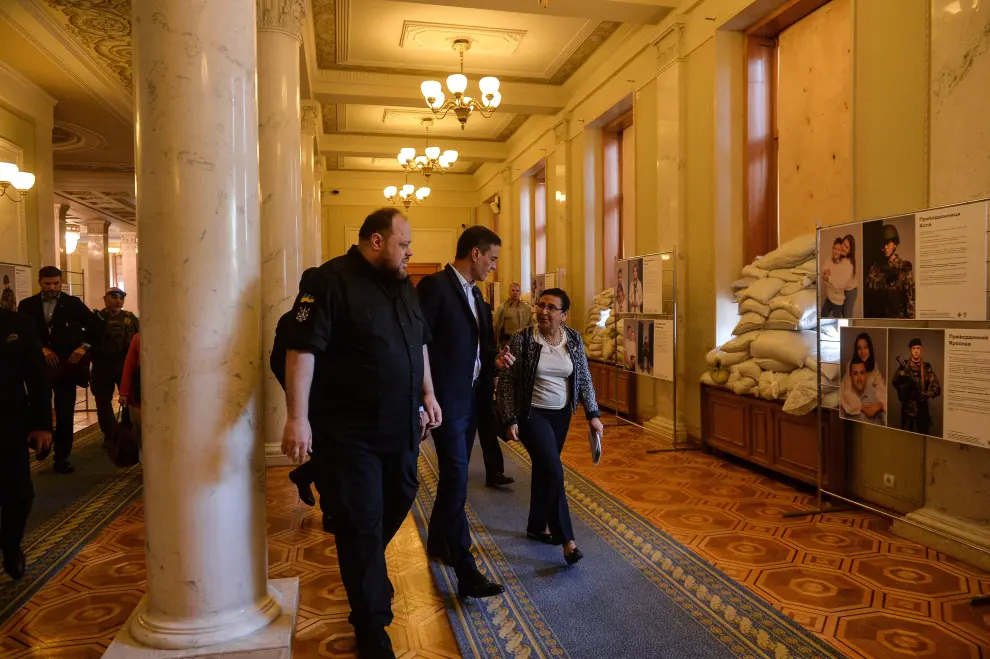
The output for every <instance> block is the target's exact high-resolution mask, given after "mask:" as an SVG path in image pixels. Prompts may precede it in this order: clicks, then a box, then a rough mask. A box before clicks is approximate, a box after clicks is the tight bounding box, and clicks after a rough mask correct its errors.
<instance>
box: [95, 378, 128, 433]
mask: <svg viewBox="0 0 990 659" xmlns="http://www.w3.org/2000/svg"><path fill="white" fill-rule="evenodd" d="M123 370H124V367H123V365H121V366H120V368H119V369H117V368H100V369H97V368H96V367H95V366H94V367H93V379H92V382H91V383H90V385H89V389H90V391H92V392H93V398H94V399H96V419H97V421H99V423H100V430H102V431H103V436H104V437H109V436H110V433H111V432H112V431H113V428H114V425H115V424H116V423H117V419H116V417H115V416H114V413H113V392H114V388H116V389H117V390H118V391H119V390H120V380H121V378H122V377H123Z"/></svg>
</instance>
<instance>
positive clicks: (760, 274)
mask: <svg viewBox="0 0 990 659" xmlns="http://www.w3.org/2000/svg"><path fill="white" fill-rule="evenodd" d="M769 275H770V273H769V272H767V271H766V270H765V269H763V268H758V267H756V264H754V263H750V264H749V265H747V266H746V267H745V268H743V269H742V276H743V277H752V278H753V279H765V278H766V277H768V276H769Z"/></svg>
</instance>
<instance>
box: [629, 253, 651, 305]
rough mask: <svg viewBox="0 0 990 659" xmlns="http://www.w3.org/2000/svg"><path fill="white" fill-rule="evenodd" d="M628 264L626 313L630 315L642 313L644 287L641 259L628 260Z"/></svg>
mask: <svg viewBox="0 0 990 659" xmlns="http://www.w3.org/2000/svg"><path fill="white" fill-rule="evenodd" d="M626 263H627V264H628V268H627V270H628V272H627V273H626V277H627V278H628V282H629V283H628V286H627V287H626V297H627V298H628V300H629V302H628V307H629V309H628V311H629V312H630V313H643V302H644V301H645V299H646V298H645V286H644V284H643V259H629V260H628V261H626Z"/></svg>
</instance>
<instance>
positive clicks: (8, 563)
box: [3, 549, 27, 581]
mask: <svg viewBox="0 0 990 659" xmlns="http://www.w3.org/2000/svg"><path fill="white" fill-rule="evenodd" d="M26 569H27V561H26V559H25V558H24V552H22V551H21V550H20V549H18V550H17V551H14V552H4V554H3V571H4V572H6V573H7V576H9V577H10V578H11V579H13V580H15V581H16V580H18V579H20V578H21V577H23V576H24V572H25V570H26Z"/></svg>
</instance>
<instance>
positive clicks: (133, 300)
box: [120, 231, 141, 316]
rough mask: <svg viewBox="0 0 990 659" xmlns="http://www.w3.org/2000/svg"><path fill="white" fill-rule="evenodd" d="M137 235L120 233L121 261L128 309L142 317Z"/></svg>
mask: <svg viewBox="0 0 990 659" xmlns="http://www.w3.org/2000/svg"><path fill="white" fill-rule="evenodd" d="M137 254H138V246H137V234H136V233H134V232H124V231H122V232H121V233H120V261H121V264H122V266H123V270H124V272H123V273H122V275H123V277H122V278H123V282H122V283H123V286H121V288H123V289H124V292H125V293H127V309H128V310H129V311H130V312H131V313H134V314H137V315H138V316H140V315H141V314H140V312H139V308H140V306H139V304H138V299H139V296H138V264H137Z"/></svg>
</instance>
